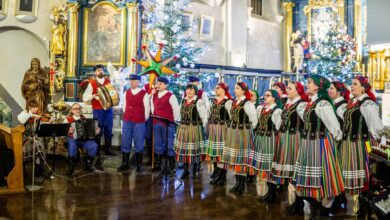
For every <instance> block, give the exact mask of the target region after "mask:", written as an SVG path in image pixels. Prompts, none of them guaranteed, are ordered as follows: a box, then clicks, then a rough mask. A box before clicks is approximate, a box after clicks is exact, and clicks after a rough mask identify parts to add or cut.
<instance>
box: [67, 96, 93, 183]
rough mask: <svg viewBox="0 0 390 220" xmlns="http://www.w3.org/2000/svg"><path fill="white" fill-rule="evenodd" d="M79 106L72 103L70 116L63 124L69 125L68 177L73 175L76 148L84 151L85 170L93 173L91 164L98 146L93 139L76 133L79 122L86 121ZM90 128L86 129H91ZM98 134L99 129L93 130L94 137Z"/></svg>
mask: <svg viewBox="0 0 390 220" xmlns="http://www.w3.org/2000/svg"><path fill="white" fill-rule="evenodd" d="M81 109H82V108H81V105H80V104H78V103H74V104H73V105H72V107H71V109H70V115H69V116H68V117H66V119H65V120H64V123H70V124H71V125H70V127H69V134H68V138H67V139H68V155H69V170H68V175H70V176H71V175H73V172H74V164H75V160H76V155H77V151H78V147H80V146H82V147H83V149H84V151H85V152H86V153H87V155H88V157H87V158H86V160H85V169H86V170H87V171H88V172H93V171H94V168H93V166H92V162H93V160H94V158H95V156H96V153H97V150H98V144H97V143H96V141H95V139H93V137H92V138H82V137H81V135H80V134H78V132H77V127H79V126H78V125H77V124H78V123H79V122H81V120H87V119H86V118H85V116H84V115H82V114H81ZM93 127H94V126H91V128H86V129H93ZM99 133H100V128H99V127H96V128H95V133H94V134H95V135H98V134H99Z"/></svg>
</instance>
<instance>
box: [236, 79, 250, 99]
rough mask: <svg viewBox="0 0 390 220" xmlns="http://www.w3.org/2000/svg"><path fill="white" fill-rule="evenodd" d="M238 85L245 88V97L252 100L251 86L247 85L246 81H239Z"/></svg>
mask: <svg viewBox="0 0 390 220" xmlns="http://www.w3.org/2000/svg"><path fill="white" fill-rule="evenodd" d="M237 85H238V86H240V87H241V89H242V90H244V92H245V93H244V95H245V98H246V99H247V100H251V93H250V91H249V88H248V86H247V85H246V83H244V82H238V83H237Z"/></svg>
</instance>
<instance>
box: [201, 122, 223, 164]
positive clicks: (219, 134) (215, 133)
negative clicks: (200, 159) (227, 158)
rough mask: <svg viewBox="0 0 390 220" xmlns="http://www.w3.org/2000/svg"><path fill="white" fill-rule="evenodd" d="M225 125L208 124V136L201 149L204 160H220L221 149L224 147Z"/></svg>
mask: <svg viewBox="0 0 390 220" xmlns="http://www.w3.org/2000/svg"><path fill="white" fill-rule="evenodd" d="M226 132H227V126H226V124H223V125H220V124H209V125H208V137H207V140H206V144H205V145H204V146H205V147H204V148H203V149H202V154H203V155H204V160H206V161H212V162H220V161H221V156H222V150H223V148H224V147H225V140H226Z"/></svg>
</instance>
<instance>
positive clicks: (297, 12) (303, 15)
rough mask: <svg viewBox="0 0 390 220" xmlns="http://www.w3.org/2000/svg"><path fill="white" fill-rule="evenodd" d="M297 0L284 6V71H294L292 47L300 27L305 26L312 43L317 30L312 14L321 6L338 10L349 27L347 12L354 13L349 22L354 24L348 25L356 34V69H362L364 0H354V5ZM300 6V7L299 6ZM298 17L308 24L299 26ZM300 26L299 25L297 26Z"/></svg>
mask: <svg viewBox="0 0 390 220" xmlns="http://www.w3.org/2000/svg"><path fill="white" fill-rule="evenodd" d="M296 2H297V1H295V0H291V1H286V2H285V3H284V4H283V7H284V9H285V21H284V30H285V31H284V36H283V48H284V65H283V70H284V72H292V63H293V59H294V57H293V56H294V55H293V54H292V53H293V52H292V51H291V48H293V47H294V45H293V44H292V43H293V41H292V40H291V39H293V35H294V34H295V33H297V31H302V30H301V29H300V28H304V31H306V32H307V34H306V36H307V37H306V40H307V41H308V42H309V43H310V42H311V41H312V37H313V34H315V32H314V31H313V27H312V19H313V18H312V14H313V10H315V9H321V8H332V11H334V12H336V13H337V15H338V17H339V19H340V22H342V23H343V24H345V25H346V26H347V27H348V25H347V21H345V18H346V17H348V16H346V14H345V13H347V12H348V11H350V12H351V14H353V19H352V20H351V19H350V20H349V21H348V22H349V24H351V23H352V24H353V25H351V26H349V27H348V29H349V31H350V33H352V35H353V36H354V40H355V41H356V45H357V47H356V60H357V63H358V65H357V67H356V71H362V70H363V69H362V67H363V63H362V60H363V57H362V54H363V47H364V44H365V42H364V39H363V36H364V34H365V31H366V13H365V12H366V5H364V4H362V0H355V1H354V2H353V5H348V6H347V5H345V4H346V2H345V1H344V0H308V2H307V3H302V1H300V2H299V4H298V3H297V4H296ZM297 7H298V8H297ZM297 19H298V20H299V19H302V20H304V21H302V22H301V23H302V24H305V25H306V26H305V27H303V26H302V25H301V26H299V24H298V25H297V23H299V21H298V22H297ZM297 26H299V27H297Z"/></svg>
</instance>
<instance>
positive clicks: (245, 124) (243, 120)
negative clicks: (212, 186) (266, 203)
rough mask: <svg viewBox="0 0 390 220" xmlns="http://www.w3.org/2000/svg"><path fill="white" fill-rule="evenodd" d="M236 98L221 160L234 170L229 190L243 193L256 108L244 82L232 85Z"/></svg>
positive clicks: (255, 121) (225, 166)
mask: <svg viewBox="0 0 390 220" xmlns="http://www.w3.org/2000/svg"><path fill="white" fill-rule="evenodd" d="M234 94H235V95H236V99H235V100H234V102H233V105H232V108H231V110H230V116H231V117H230V119H231V122H230V124H229V126H228V129H227V134H226V137H227V138H226V142H225V147H224V148H223V151H222V157H221V161H222V162H223V163H224V168H225V169H230V170H232V171H235V172H236V184H235V185H234V187H233V188H231V189H230V190H229V191H230V192H237V193H243V192H244V190H245V185H246V184H245V182H246V173H247V171H248V170H249V169H248V159H249V153H250V151H251V150H252V149H253V147H254V144H253V131H252V129H253V128H255V127H256V124H257V116H256V108H255V106H254V105H253V103H251V102H250V101H249V99H250V93H249V90H248V86H247V85H246V84H245V83H244V82H239V83H237V84H236V85H235V86H234Z"/></svg>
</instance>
